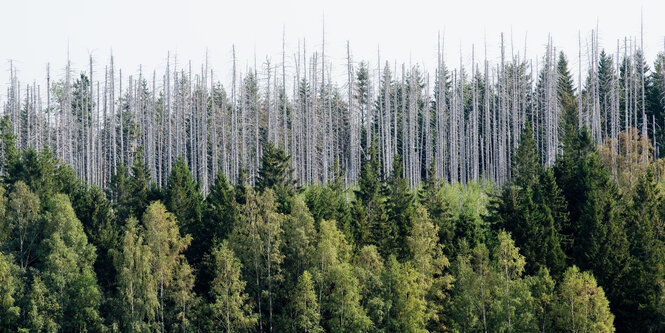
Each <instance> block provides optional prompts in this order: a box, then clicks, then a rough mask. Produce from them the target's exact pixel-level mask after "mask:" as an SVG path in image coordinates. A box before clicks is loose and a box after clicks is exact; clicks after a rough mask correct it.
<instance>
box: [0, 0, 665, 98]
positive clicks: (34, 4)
mask: <svg viewBox="0 0 665 333" xmlns="http://www.w3.org/2000/svg"><path fill="white" fill-rule="evenodd" d="M641 11H642V12H643V17H644V45H645V51H646V54H647V57H648V61H649V63H652V62H653V59H654V57H655V55H656V53H657V52H660V51H662V50H663V48H664V38H665V1H663V0H661V1H642V2H640V1H622V2H621V3H620V4H613V3H612V1H581V0H577V1H570V0H557V1H547V2H545V1H536V0H531V1H472V0H462V1H454V2H452V1H414V0H411V1H399V2H393V1H371V2H370V1H360V0H355V1H348V0H329V1H307V0H297V1H295V0H294V1H256V0H254V1H252V0H238V1H203V0H190V1H173V0H159V1H152V0H151V1H139V0H131V1H130V0H114V1H111V0H99V1H94V0H65V1H48V0H0V12H1V13H2V16H0V31H2V33H0V84H1V85H2V86H3V89H2V90H0V103H1V102H2V101H4V99H5V93H6V89H5V87H6V86H7V83H8V77H9V72H8V68H9V65H8V64H9V60H10V59H12V60H14V61H15V64H16V67H17V68H18V70H19V79H20V80H21V81H22V82H24V83H26V82H27V83H31V82H33V80H37V83H38V84H41V85H42V86H44V85H45V75H46V74H45V73H46V64H47V63H48V62H50V63H51V68H52V71H53V72H54V74H56V75H61V74H62V73H63V72H64V67H65V64H66V59H67V49H68V47H69V53H70V57H71V60H72V65H73V69H74V70H75V71H76V72H78V71H81V70H85V71H87V66H88V63H87V62H88V56H89V54H92V55H93V57H94V59H95V62H96V67H95V74H96V75H100V74H102V75H103V68H104V67H103V66H104V65H106V64H107V63H108V60H109V56H110V54H111V50H112V51H113V55H114V57H115V60H116V65H117V66H119V67H121V68H122V69H123V75H127V74H133V73H137V72H138V69H139V65H140V64H142V65H143V69H144V71H146V72H149V73H150V72H152V70H153V69H157V73H158V75H160V74H161V72H162V71H163V69H164V67H165V64H166V56H167V52H169V51H171V54H177V56H178V60H179V62H180V63H181V64H184V63H185V62H186V61H188V60H192V64H193V68H195V69H199V68H200V66H201V64H202V62H203V60H204V57H205V53H206V50H208V54H209V63H210V65H211V66H212V67H213V68H214V69H215V71H216V73H217V74H215V75H216V77H218V78H220V80H221V81H222V82H223V83H225V84H228V82H230V72H231V63H232V62H231V49H232V45H233V44H235V45H236V50H237V56H238V59H239V61H238V64H239V67H240V69H241V70H244V69H245V68H247V66H253V64H254V55H255V54H256V59H257V62H258V63H259V65H260V64H261V63H263V62H264V61H265V59H266V57H270V58H271V59H272V63H273V64H279V63H281V52H282V51H281V49H282V46H281V44H282V29H285V32H286V45H287V54H288V59H287V66H293V54H294V53H295V52H296V49H297V45H298V41H299V40H301V41H302V40H303V39H305V40H306V46H307V52H308V54H311V52H313V51H315V50H318V51H319V52H320V50H321V46H322V35H323V30H322V29H323V26H324V25H325V35H326V42H325V46H326V55H327V57H330V58H329V59H330V60H331V62H332V65H333V71H334V73H335V74H336V75H335V78H336V80H337V81H338V82H339V83H340V84H342V83H344V82H345V80H346V79H345V75H346V74H345V70H346V68H345V62H346V59H345V57H346V41H347V40H348V41H349V42H350V44H351V52H352V55H353V59H354V61H356V62H357V61H360V60H368V61H369V62H370V64H371V66H372V68H375V66H376V61H377V49H380V55H381V62H382V63H384V62H385V61H386V60H389V61H390V62H391V64H392V63H393V62H394V61H397V63H398V64H401V63H402V62H404V63H406V64H407V65H408V64H409V62H411V63H413V64H415V63H419V64H422V65H423V66H425V67H426V68H428V69H430V68H432V66H433V65H434V64H435V62H436V52H437V33H439V32H441V34H442V35H444V36H445V55H446V59H447V61H448V62H449V66H452V67H458V66H459V58H460V49H461V52H462V56H463V58H464V63H465V66H469V65H470V63H471V48H472V45H474V44H475V47H476V56H477V58H476V59H477V61H482V56H483V53H484V44H485V42H484V40H485V37H486V38H487V52H488V56H489V58H490V61H491V62H493V63H496V62H497V61H498V59H499V41H500V39H499V36H500V33H501V32H503V33H504V34H505V39H506V43H507V50H506V52H507V54H508V55H509V54H510V52H511V48H510V47H511V36H512V42H513V46H514V52H515V53H517V52H519V53H520V54H522V53H523V52H524V49H525V39H526V52H527V57H528V58H534V57H535V56H538V57H541V56H542V55H543V54H544V51H545V49H544V46H545V44H546V43H547V38H548V34H551V36H552V38H553V40H554V44H555V46H556V47H557V49H563V50H564V52H566V54H567V55H568V57H569V59H570V62H571V67H572V68H573V69H574V70H575V72H576V69H577V64H578V62H577V53H578V33H579V32H581V33H582V43H583V44H584V43H586V42H587V40H588V39H589V38H590V34H591V29H594V28H595V27H596V24H598V27H599V29H600V46H601V47H604V48H606V49H609V50H610V52H611V53H614V52H615V50H616V40H617V39H621V40H623V38H624V37H626V36H628V37H631V36H633V37H636V38H637V39H638V41H639V36H640V12H641ZM324 19H325V24H324ZM583 52H585V51H584V50H583ZM76 72H75V73H76ZM575 77H577V75H576V74H575ZM97 78H100V77H97Z"/></svg>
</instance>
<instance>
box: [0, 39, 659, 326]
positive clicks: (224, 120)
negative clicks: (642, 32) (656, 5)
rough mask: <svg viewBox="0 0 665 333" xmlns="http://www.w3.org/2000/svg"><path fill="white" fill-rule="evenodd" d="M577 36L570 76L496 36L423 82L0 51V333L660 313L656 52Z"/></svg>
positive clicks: (319, 57) (466, 322)
mask: <svg viewBox="0 0 665 333" xmlns="http://www.w3.org/2000/svg"><path fill="white" fill-rule="evenodd" d="M581 44H582V41H581V38H580V51H579V54H578V55H577V56H578V63H579V73H580V74H579V78H578V80H577V83H578V84H577V87H576V86H575V80H574V78H573V75H572V74H571V70H572V69H571V68H569V60H568V57H567V56H566V55H565V54H564V53H563V52H557V50H556V48H555V46H554V43H553V41H552V40H551V39H550V40H548V42H547V46H546V47H545V54H544V55H543V56H541V57H538V58H535V59H534V60H530V59H526V58H524V57H523V54H524V53H522V56H521V55H520V53H519V52H518V53H516V54H514V53H513V52H512V50H513V48H512V47H511V48H510V49H511V52H510V53H511V54H509V55H506V54H505V53H506V47H505V46H504V41H503V35H502V36H501V40H500V45H501V59H500V61H499V63H497V64H490V62H489V61H488V60H487V59H485V60H483V61H482V62H480V65H479V62H478V60H477V59H476V56H475V50H474V52H472V54H473V55H472V59H471V63H472V66H471V68H470V69H468V68H465V67H464V61H463V59H460V63H459V67H457V68H454V69H453V68H452V67H449V64H446V63H445V62H444V57H443V55H442V53H443V49H444V45H443V43H440V47H439V52H438V53H439V56H438V59H437V64H438V65H437V68H436V71H435V73H433V75H432V78H430V76H429V74H428V73H427V72H426V71H424V70H423V69H422V68H421V67H420V66H419V65H409V66H408V67H407V65H405V64H403V65H401V66H399V67H398V65H397V64H396V63H394V64H390V62H387V61H386V62H385V66H383V67H382V65H381V64H382V61H381V59H380V58H379V59H377V63H376V64H375V65H376V68H373V69H371V68H370V63H369V62H365V61H361V62H354V61H353V58H352V55H351V50H350V46H349V45H348V44H347V59H346V64H345V66H344V67H343V69H344V70H343V72H344V73H345V75H344V77H345V78H346V82H334V81H333V77H339V76H334V75H333V74H332V73H333V69H332V67H333V61H331V60H330V59H327V58H326V53H325V45H326V44H325V41H324V42H323V44H322V45H323V47H322V49H321V50H315V51H314V52H313V53H311V54H308V53H307V52H306V48H305V41H302V45H301V44H300V42H299V47H298V51H297V52H296V53H294V54H291V55H289V58H291V57H292V58H293V59H291V60H288V62H289V64H291V65H293V66H287V65H286V64H287V60H286V59H287V54H286V51H283V52H282V59H281V63H278V64H276V65H275V64H272V63H271V62H270V61H269V60H267V61H266V62H265V63H263V64H261V65H260V66H257V65H256V64H255V65H254V67H253V68H245V69H244V70H242V71H241V70H239V69H238V66H237V61H236V59H235V50H234V52H233V59H232V70H231V72H230V73H231V77H230V78H229V80H228V81H230V82H231V84H230V85H229V86H227V87H226V88H225V87H224V84H222V82H221V81H219V78H218V76H217V75H215V72H214V71H213V70H212V69H211V68H209V67H208V64H207V63H205V64H203V65H201V68H200V71H198V73H196V72H194V71H193V70H192V64H191V62H189V63H187V64H186V66H181V67H178V64H179V63H178V61H177V59H175V57H174V59H172V57H171V55H168V57H167V59H168V60H167V65H166V68H165V69H164V72H163V73H160V74H157V72H153V73H143V72H142V71H139V73H138V75H129V76H123V74H122V71H121V70H119V69H116V68H115V67H114V61H113V57H110V59H109V64H108V65H105V66H104V68H103V70H101V73H102V74H101V75H100V74H99V71H100V69H99V68H98V67H99V66H97V67H95V65H96V63H95V61H94V59H92V58H90V63H89V69H87V71H86V70H83V71H81V72H80V73H77V74H75V75H74V74H73V73H72V68H71V65H70V63H69V62H68V63H67V65H66V68H65V70H64V75H63V77H55V78H52V77H51V71H50V68H48V67H47V73H46V85H45V87H46V89H44V92H42V85H41V84H37V83H36V82H33V83H32V84H25V85H24V84H22V83H21V82H20V81H19V79H18V77H17V74H16V73H17V70H16V68H15V67H14V66H13V65H12V66H11V70H10V77H9V79H10V80H9V84H8V85H7V92H6V96H5V97H6V99H5V102H4V106H3V115H2V121H1V122H0V331H3V332H5V331H6V332H60V331H62V332H613V331H620V332H658V331H663V330H665V197H664V196H663V194H664V193H665V192H664V191H665V182H664V180H665V162H663V159H661V158H660V151H659V147H661V146H662V145H663V144H664V143H665V132H664V129H665V55H664V53H659V54H658V55H657V57H656V59H655V60H654V62H653V69H652V68H650V66H649V65H648V64H647V60H646V59H645V58H644V54H643V52H642V50H643V45H641V43H640V42H638V40H637V39H633V38H630V39H628V38H626V39H625V40H623V41H617V48H616V50H613V51H606V50H604V49H601V48H600V47H599V42H598V34H597V32H596V31H593V32H592V33H591V35H590V38H589V40H588V43H587V47H586V48H585V51H586V52H585V53H586V54H585V55H584V58H583V54H582V50H583V48H582V47H581ZM524 52H526V51H524ZM583 59H584V60H583ZM582 63H585V64H586V65H585V72H586V75H585V79H584V80H582V74H581V73H582ZM287 67H288V72H287ZM96 71H97V72H96ZM93 75H94V76H95V78H96V79H97V81H94V80H93ZM158 75H159V76H158ZM99 77H101V78H99ZM216 79H217V80H218V81H215V80H216ZM430 81H433V84H432V85H430Z"/></svg>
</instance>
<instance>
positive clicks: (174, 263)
mask: <svg viewBox="0 0 665 333" xmlns="http://www.w3.org/2000/svg"><path fill="white" fill-rule="evenodd" d="M143 227H144V233H145V244H146V245H147V246H148V248H149V249H150V252H151V253H152V259H153V260H152V262H151V266H152V274H153V275H154V276H155V279H156V280H157V286H156V289H155V292H156V293H157V299H158V300H159V308H158V316H157V322H158V324H159V327H160V328H161V329H164V328H165V327H170V326H171V325H174V324H175V323H176V322H182V321H184V320H187V319H188V316H190V315H191V314H190V313H186V312H185V313H182V314H181V315H180V316H179V318H177V319H176V318H168V317H166V313H167V311H168V312H170V311H172V310H173V309H171V308H169V309H167V308H166V306H167V299H168V298H169V295H171V294H173V293H176V294H178V293H187V294H191V293H192V291H191V289H192V287H193V284H186V285H178V282H180V281H177V280H176V275H175V274H176V273H177V272H181V271H180V270H185V272H186V271H187V270H188V268H187V267H188V266H189V265H188V264H187V261H186V260H185V259H184V256H183V254H182V253H183V252H184V251H185V249H187V246H188V245H189V243H190V242H191V239H192V238H191V236H190V235H186V236H184V237H183V236H181V234H180V230H179V228H178V223H177V221H176V217H175V216H174V215H173V214H171V213H170V212H168V211H167V210H166V207H164V205H163V204H162V203H161V202H159V201H156V202H153V203H151V204H150V205H149V206H148V208H146V211H145V214H144V215H143ZM181 266H187V267H181ZM189 274H192V273H191V270H190V271H189ZM179 278H181V279H183V278H188V277H185V276H182V275H181V276H179ZM178 287H182V288H184V289H181V290H179V289H178ZM188 298H190V299H191V298H193V296H188ZM172 306H175V305H172ZM169 324H171V325H169Z"/></svg>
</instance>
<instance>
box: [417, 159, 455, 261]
mask: <svg viewBox="0 0 665 333" xmlns="http://www.w3.org/2000/svg"><path fill="white" fill-rule="evenodd" d="M435 171H436V169H435V163H431V168H430V170H429V173H428V176H427V179H426V180H425V184H424V185H423V187H422V188H421V190H420V191H419V192H418V199H419V202H420V204H421V205H423V207H425V209H427V213H428V214H429V217H430V219H431V220H432V222H433V223H434V226H436V227H437V229H438V238H439V243H441V245H443V252H444V254H446V255H450V254H451V253H452V251H453V248H454V240H453V238H454V237H455V224H454V220H453V212H452V209H451V207H450V203H449V202H448V200H446V199H445V198H444V197H443V195H442V194H441V182H440V181H439V180H438V179H437V178H436V174H435Z"/></svg>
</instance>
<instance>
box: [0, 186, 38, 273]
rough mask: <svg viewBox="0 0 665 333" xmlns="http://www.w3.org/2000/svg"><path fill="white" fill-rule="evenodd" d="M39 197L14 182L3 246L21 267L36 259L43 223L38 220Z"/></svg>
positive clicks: (8, 206) (25, 266)
mask: <svg viewBox="0 0 665 333" xmlns="http://www.w3.org/2000/svg"><path fill="white" fill-rule="evenodd" d="M39 204H40V201H39V198H38V197H37V195H35V194H34V193H32V191H30V188H28V186H27V185H26V184H25V183H24V182H22V181H18V182H16V183H14V186H13V189H12V191H11V193H9V200H8V201H7V211H6V218H5V221H6V223H7V225H6V226H5V227H3V229H4V230H5V232H6V234H7V235H8V237H6V238H7V243H5V246H3V247H5V248H7V250H8V251H9V253H13V254H14V256H15V257H16V258H17V260H18V262H19V267H21V269H26V268H27V267H28V266H29V265H31V264H33V263H34V262H35V260H37V247H38V245H39V242H40V241H41V237H42V228H43V225H42V223H41V221H40V220H39V216H38V212H39Z"/></svg>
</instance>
